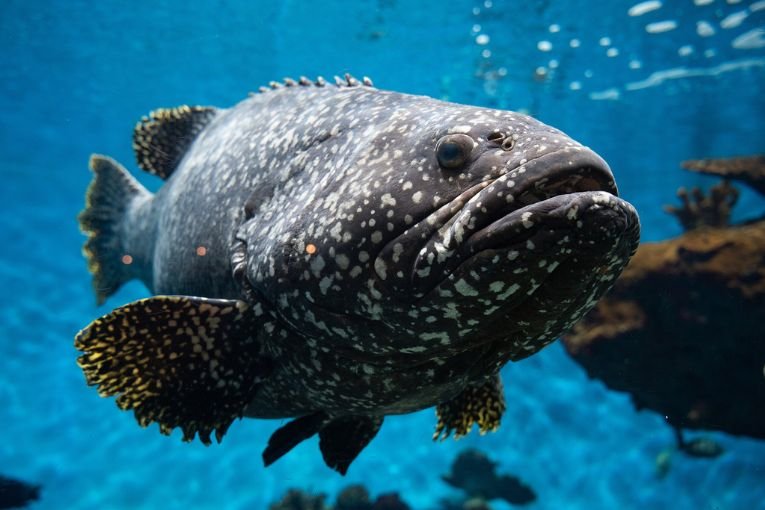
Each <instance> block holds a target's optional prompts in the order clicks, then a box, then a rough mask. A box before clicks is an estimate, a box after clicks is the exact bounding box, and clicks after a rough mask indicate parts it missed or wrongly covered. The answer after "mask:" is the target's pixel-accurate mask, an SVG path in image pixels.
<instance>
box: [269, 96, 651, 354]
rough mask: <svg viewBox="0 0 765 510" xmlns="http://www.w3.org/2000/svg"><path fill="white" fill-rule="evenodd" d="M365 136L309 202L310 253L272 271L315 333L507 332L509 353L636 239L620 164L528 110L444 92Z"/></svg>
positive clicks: (364, 346)
mask: <svg viewBox="0 0 765 510" xmlns="http://www.w3.org/2000/svg"><path fill="white" fill-rule="evenodd" d="M351 146H353V140H351V141H350V142H349V146H348V147H346V149H348V148H350V147H351ZM355 147H356V152H355V153H354V157H353V158H349V159H348V161H347V162H346V164H345V165H343V167H342V168H343V170H342V171H341V170H340V169H339V168H337V167H336V168H335V175H328V176H325V177H324V180H323V181H316V183H315V185H314V186H313V188H312V192H313V193H314V195H313V196H312V197H311V198H309V199H307V200H304V205H303V206H301V208H300V210H296V211H294V216H295V217H296V218H298V220H297V222H296V223H295V224H293V225H292V227H291V229H290V231H291V232H293V233H294V235H292V237H291V240H290V242H291V243H293V244H294V250H293V251H294V252H295V253H296V254H297V255H296V256H293V258H292V259H291V261H287V262H285V260H286V259H284V258H282V260H281V262H279V263H277V264H276V267H282V268H284V271H283V273H282V275H281V278H276V279H274V278H271V279H270V281H271V282H272V284H273V285H275V291H274V293H275V294H279V295H281V296H282V298H281V302H282V304H283V306H282V307H281V308H282V312H283V315H284V316H285V318H286V320H287V321H289V322H291V323H292V325H293V327H294V328H295V329H299V330H301V331H303V332H306V334H308V335H309V336H323V337H325V338H327V339H328V341H337V340H338V339H341V341H342V339H347V341H348V342H349V344H350V347H351V348H352V349H356V350H364V351H365V352H367V353H370V352H372V353H375V354H381V355H385V354H390V353H391V352H396V353H399V354H402V353H403V354H420V355H422V356H425V357H427V356H428V355H431V354H432V353H434V352H436V351H439V352H442V351H457V350H465V349H470V348H473V347H475V346H476V345H479V344H480V345H486V344H487V343H491V342H494V341H497V340H499V341H500V343H499V344H498V345H505V346H506V347H507V348H508V349H511V350H512V351H513V352H512V354H507V353H504V354H503V355H504V356H505V357H508V356H510V357H518V356H520V353H528V354H530V353H532V352H534V350H538V349H539V348H541V346H543V345H545V344H546V342H549V341H551V340H553V339H554V338H555V337H557V335H559V334H560V333H561V332H562V331H563V330H564V329H565V328H566V327H567V326H569V325H570V324H572V323H573V322H575V321H576V320H578V319H579V318H580V317H581V316H582V315H583V314H584V313H586V311H587V310H588V309H589V308H591V307H592V306H593V305H594V304H595V302H596V301H597V299H598V298H599V297H600V296H601V295H602V294H603V293H604V292H605V291H606V290H607V289H608V288H609V287H610V286H611V284H612V283H613V281H614V280H615V279H616V277H617V276H618V274H619V273H620V272H621V270H622V269H623V268H624V266H625V265H626V264H627V262H628V260H629V258H630V256H631V255H632V253H634V251H635V249H636V247H637V243H638V238H639V221H638V217H637V214H636V212H635V210H634V208H633V207H632V206H631V205H629V204H628V203H627V202H625V201H624V200H622V199H620V198H618V192H617V188H616V185H615V183H614V177H613V174H612V173H611V170H610V169H609V167H608V165H607V164H606V162H605V161H604V160H603V159H602V158H601V157H600V156H598V155H597V154H595V153H594V152H593V151H592V150H590V149H588V148H586V147H584V146H582V145H581V144H579V143H577V142H575V141H574V140H572V139H571V138H569V137H568V136H566V135H565V134H563V133H561V132H560V131H558V130H556V129H554V128H551V127H549V126H547V125H545V124H543V123H541V122H538V121H536V120H534V119H532V118H530V117H528V116H525V115H522V114H519V113H514V112H506V111H498V110H489V109H483V108H475V107H468V106H461V105H452V104H449V103H443V102H439V101H433V107H432V109H426V108H423V107H421V106H420V108H419V109H417V110H415V109H411V108H410V109H402V110H401V111H396V112H394V113H393V114H392V115H391V117H390V119H388V121H387V123H386V125H385V128H384V129H380V130H378V132H376V134H375V135H374V136H373V137H371V138H370V139H368V140H366V141H365V143H363V144H361V146H358V145H356V146H355ZM340 149H341V150H342V149H343V147H341V148H340ZM300 218H302V219H300ZM274 282H276V283H274ZM277 287H278V288H277ZM359 338H363V339H365V342H362V343H359ZM508 339H512V340H511V341H509V340H508Z"/></svg>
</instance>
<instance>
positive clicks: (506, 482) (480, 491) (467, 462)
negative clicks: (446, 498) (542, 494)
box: [441, 449, 536, 505]
mask: <svg viewBox="0 0 765 510" xmlns="http://www.w3.org/2000/svg"><path fill="white" fill-rule="evenodd" d="M495 471H496V463H494V462H492V461H491V460H490V459H489V458H488V457H487V456H486V455H485V454H484V453H482V452H480V451H478V450H472V449H471V450H465V451H463V452H462V453H460V454H459V455H458V456H457V458H456V459H455V461H454V462H453V463H452V467H451V471H450V472H449V473H448V474H446V475H443V476H442V477H441V478H442V479H443V480H444V481H445V482H446V483H448V484H449V485H451V486H452V487H455V488H458V489H461V490H462V491H464V492H465V493H466V494H467V496H468V497H469V498H481V499H486V500H491V499H504V500H505V501H507V502H508V503H512V504H515V505H523V504H526V503H531V502H532V501H534V500H535V499H536V495H535V494H534V491H532V490H531V488H530V487H528V486H527V485H525V484H524V483H523V482H522V481H521V480H519V479H518V478H516V477H514V476H510V475H501V476H500V475H497V474H496V472H495Z"/></svg>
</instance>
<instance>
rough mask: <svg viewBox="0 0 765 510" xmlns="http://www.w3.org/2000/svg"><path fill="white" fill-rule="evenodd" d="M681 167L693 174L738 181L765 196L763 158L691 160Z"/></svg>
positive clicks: (764, 159)
mask: <svg viewBox="0 0 765 510" xmlns="http://www.w3.org/2000/svg"><path fill="white" fill-rule="evenodd" d="M681 165H682V167H683V168H685V169H687V170H691V171H693V172H699V173H703V174H709V175H716V176H719V177H724V178H725V179H734V180H737V181H740V182H742V183H744V184H747V185H748V186H750V187H751V188H752V189H754V190H755V191H757V192H759V193H760V194H762V195H765V156H747V157H740V158H721V159H693V160H689V161H683V162H682V164H681Z"/></svg>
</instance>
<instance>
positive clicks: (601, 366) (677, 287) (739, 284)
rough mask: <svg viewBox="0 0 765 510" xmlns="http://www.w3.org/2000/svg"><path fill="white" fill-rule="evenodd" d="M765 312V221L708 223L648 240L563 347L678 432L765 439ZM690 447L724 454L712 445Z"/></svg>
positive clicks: (694, 450) (689, 449) (693, 450)
mask: <svg viewBox="0 0 765 510" xmlns="http://www.w3.org/2000/svg"><path fill="white" fill-rule="evenodd" d="M718 167H719V165H718V166H714V165H711V164H710V165H708V166H707V167H706V168H707V169H711V168H718ZM719 168H722V167H719ZM726 168H728V170H727V171H728V172H729V173H730V172H732V170H730V168H731V167H730V166H728V167H726ZM710 171H711V170H710ZM719 172H720V173H722V171H721V170H720V171H719ZM750 173H751V172H750ZM726 176H727V177H732V175H726ZM764 312H765V220H762V219H761V220H757V221H751V222H749V223H747V224H744V225H738V226H730V227H725V228H721V227H706V228H703V229H696V230H691V231H688V232H686V233H685V234H683V235H682V236H680V237H678V238H675V239H671V240H667V241H663V242H657V243H644V244H641V245H640V247H639V248H638V250H637V253H636V254H635V256H634V257H633V258H632V261H631V262H630V263H629V265H628V266H627V268H626V269H625V270H624V272H623V274H622V276H621V277H620V278H619V279H618V280H617V282H616V283H615V285H614V288H613V289H612V290H611V292H610V293H609V294H608V295H606V296H605V297H604V298H603V299H601V300H600V302H599V303H598V304H597V305H596V307H595V308H594V309H593V310H592V311H591V312H590V313H589V314H588V315H586V316H585V317H584V318H583V319H582V320H581V321H580V322H579V323H578V324H576V325H575V326H574V327H573V329H572V330H571V331H570V332H569V333H567V334H566V335H564V344H565V346H566V349H567V350H568V352H569V354H570V355H571V356H572V357H573V358H574V359H575V360H576V361H578V362H579V363H580V364H581V365H582V366H583V367H584V368H585V370H586V371H587V372H588V374H589V375H590V376H591V377H595V378H598V379H601V380H602V381H603V382H605V384H606V385H607V386H609V387H610V388H612V389H615V390H619V391H626V392H628V393H630V395H631V396H632V400H633V402H634V404H635V406H636V407H637V408H638V409H641V408H648V409H652V410H654V411H656V412H658V413H661V415H662V416H666V417H667V420H668V422H669V423H670V424H671V425H672V426H673V427H675V428H677V429H680V428H690V429H711V430H720V431H724V432H728V433H731V434H737V435H746V436H750V437H755V438H762V439H765V406H763V405H762V403H763V402H765V379H764V378H765V373H764V367H763V363H764V362H765V337H763V334H762V317H763V313H764ZM682 451H684V452H685V453H687V454H689V455H694V456H697V457H698V456H708V457H713V456H715V455H719V453H721V450H720V449H719V448H716V447H715V445H712V444H711V443H709V442H704V441H701V442H699V441H697V442H691V443H688V444H687V445H686V447H685V448H682Z"/></svg>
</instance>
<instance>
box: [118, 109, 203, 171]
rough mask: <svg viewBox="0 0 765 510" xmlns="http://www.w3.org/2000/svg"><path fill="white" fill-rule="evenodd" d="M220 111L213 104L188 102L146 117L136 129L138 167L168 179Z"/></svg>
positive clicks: (134, 139)
mask: <svg viewBox="0 0 765 510" xmlns="http://www.w3.org/2000/svg"><path fill="white" fill-rule="evenodd" d="M216 112H217V109H216V108H212V107H209V106H185V105H184V106H178V107H176V108H160V109H158V110H154V111H153V112H151V113H150V114H149V115H148V116H147V117H143V118H142V119H141V120H140V121H139V122H138V124H136V126H135V129H134V130H133V150H134V151H135V156H136V159H137V160H138V166H140V167H141V168H142V169H143V170H146V171H147V172H149V173H150V174H154V175H156V176H157V177H160V178H162V179H167V178H168V177H169V176H170V174H172V173H173V170H175V167H176V166H177V165H178V163H179V162H180V161H181V159H182V158H183V155H184V154H185V153H186V150H188V148H189V146H190V145H191V144H192V142H194V139H195V138H196V137H197V135H198V134H199V133H200V132H201V131H202V130H203V129H204V128H205V126H207V124H208V123H209V122H210V121H211V120H212V119H213V117H214V116H215V113H216Z"/></svg>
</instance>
